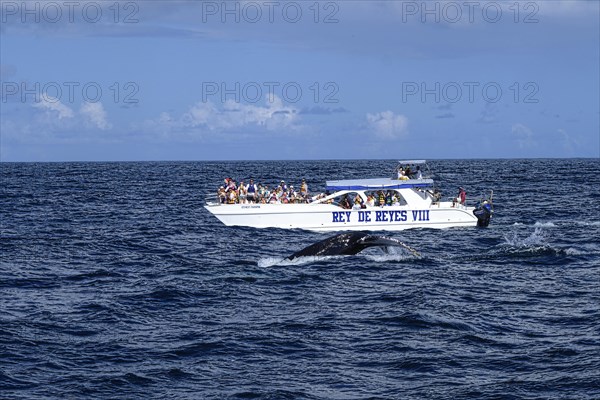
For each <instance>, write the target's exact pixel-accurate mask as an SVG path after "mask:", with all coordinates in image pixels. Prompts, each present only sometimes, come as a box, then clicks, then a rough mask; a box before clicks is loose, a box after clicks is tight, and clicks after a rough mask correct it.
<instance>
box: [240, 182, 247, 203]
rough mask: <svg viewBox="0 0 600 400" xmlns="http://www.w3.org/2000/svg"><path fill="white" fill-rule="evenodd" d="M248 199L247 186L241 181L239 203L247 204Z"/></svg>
mask: <svg viewBox="0 0 600 400" xmlns="http://www.w3.org/2000/svg"><path fill="white" fill-rule="evenodd" d="M247 197H248V192H246V185H244V181H241V182H240V187H239V188H238V199H239V203H240V204H246V199H247Z"/></svg>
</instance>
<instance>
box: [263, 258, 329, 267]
mask: <svg viewBox="0 0 600 400" xmlns="http://www.w3.org/2000/svg"><path fill="white" fill-rule="evenodd" d="M337 257H341V256H306V257H297V258H294V259H293V260H288V259H287V258H281V257H264V258H261V259H260V260H258V262H257V263H258V266H259V267H261V268H270V267H274V266H289V265H305V264H313V263H316V262H320V261H328V260H331V259H334V258H337Z"/></svg>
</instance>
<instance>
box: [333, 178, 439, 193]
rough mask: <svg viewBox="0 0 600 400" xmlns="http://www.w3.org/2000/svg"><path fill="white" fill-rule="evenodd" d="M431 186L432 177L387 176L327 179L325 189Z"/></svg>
mask: <svg viewBox="0 0 600 400" xmlns="http://www.w3.org/2000/svg"><path fill="white" fill-rule="evenodd" d="M431 186H433V179H408V180H398V179H389V178H375V179H350V180H341V181H327V190H334V191H337V190H391V189H412V188H424V187H431Z"/></svg>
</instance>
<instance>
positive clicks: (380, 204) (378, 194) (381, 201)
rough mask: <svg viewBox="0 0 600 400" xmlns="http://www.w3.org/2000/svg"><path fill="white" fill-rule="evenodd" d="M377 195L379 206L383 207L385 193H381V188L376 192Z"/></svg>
mask: <svg viewBox="0 0 600 400" xmlns="http://www.w3.org/2000/svg"><path fill="white" fill-rule="evenodd" d="M377 197H378V200H379V207H383V206H384V205H385V193H383V190H380V191H379V192H377Z"/></svg>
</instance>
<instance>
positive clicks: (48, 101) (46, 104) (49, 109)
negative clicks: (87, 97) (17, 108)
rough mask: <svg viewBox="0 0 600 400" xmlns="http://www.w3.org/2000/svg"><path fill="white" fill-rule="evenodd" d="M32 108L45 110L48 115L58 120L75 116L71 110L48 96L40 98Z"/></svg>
mask: <svg viewBox="0 0 600 400" xmlns="http://www.w3.org/2000/svg"><path fill="white" fill-rule="evenodd" d="M33 106H34V107H35V108H39V109H42V110H45V111H46V113H47V114H48V115H55V116H57V117H58V119H59V120H60V119H63V118H73V117H74V116H75V113H74V112H73V110H71V108H69V107H68V106H66V105H64V104H63V103H61V101H60V100H59V99H57V98H55V97H52V96H49V95H48V94H44V95H42V96H40V101H39V102H37V103H34V104H33ZM54 113H56V114H54Z"/></svg>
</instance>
